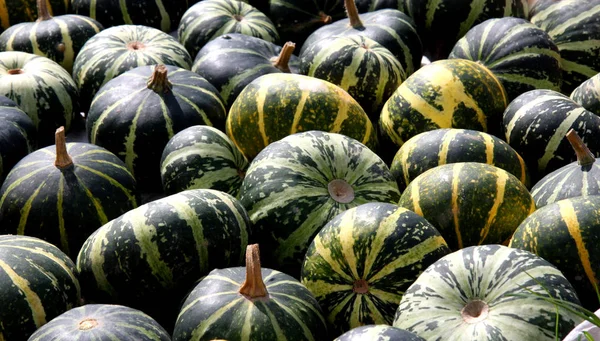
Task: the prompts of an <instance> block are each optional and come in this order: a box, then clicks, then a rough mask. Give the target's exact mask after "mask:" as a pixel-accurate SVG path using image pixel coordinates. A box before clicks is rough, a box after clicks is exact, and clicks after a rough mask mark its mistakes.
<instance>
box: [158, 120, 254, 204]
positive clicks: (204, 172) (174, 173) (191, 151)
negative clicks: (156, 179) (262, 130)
mask: <svg viewBox="0 0 600 341" xmlns="http://www.w3.org/2000/svg"><path fill="white" fill-rule="evenodd" d="M246 169H248V161H247V160H246V158H245V157H244V155H242V153H240V151H239V149H237V147H236V146H235V145H234V144H233V142H232V141H231V140H230V139H229V138H228V137H227V135H225V134H224V133H222V132H221V131H220V130H218V129H216V128H213V127H209V126H204V125H197V126H192V127H189V128H186V129H184V130H182V131H180V132H179V133H177V134H175V135H174V136H173V137H172V138H171V139H170V140H169V142H168V143H167V145H166V146H165V149H164V150H163V153H162V157H161V161H160V176H161V180H162V186H163V189H164V191H165V193H166V194H169V195H170V194H175V193H177V192H181V191H185V190H188V189H197V188H209V189H215V190H218V191H223V192H226V193H229V194H231V195H233V196H234V197H235V196H237V194H238V192H239V190H240V187H241V186H242V180H243V179H244V176H245V174H246Z"/></svg>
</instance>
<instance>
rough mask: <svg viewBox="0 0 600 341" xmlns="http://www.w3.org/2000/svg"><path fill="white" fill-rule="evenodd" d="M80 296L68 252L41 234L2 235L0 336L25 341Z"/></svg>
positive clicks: (0, 240)
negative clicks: (64, 251)
mask: <svg viewBox="0 0 600 341" xmlns="http://www.w3.org/2000/svg"><path fill="white" fill-rule="evenodd" d="M80 299H81V293H80V288H79V281H78V280H77V277H76V275H75V265H74V264H73V261H72V260H71V259H69V257H67V255H65V254H64V253H63V252H61V251H60V250H59V249H58V248H56V247H55V246H53V245H51V244H49V243H47V242H45V241H43V240H41V239H38V238H34V237H27V236H13V235H0V306H2V309H0V340H6V341H26V340H27V339H28V338H29V336H31V334H33V332H35V331H36V329H38V328H40V327H41V326H43V325H44V324H46V323H47V322H48V321H50V320H52V319H53V318H54V317H56V316H58V315H60V314H62V313H63V312H65V311H67V310H69V309H71V308H73V307H76V306H78V305H79V301H80Z"/></svg>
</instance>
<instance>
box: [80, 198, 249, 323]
mask: <svg viewBox="0 0 600 341" xmlns="http://www.w3.org/2000/svg"><path fill="white" fill-rule="evenodd" d="M249 228H250V221H249V219H248V214H247V213H246V211H245V210H244V208H243V207H242V205H240V203H239V202H238V201H237V200H236V199H235V198H234V197H232V196H231V195H229V194H226V193H223V192H220V191H215V190H210V189H195V190H188V191H184V192H180V193H178V194H174V195H171V196H167V197H164V198H162V199H157V200H154V201H151V202H148V203H146V204H144V205H141V206H139V207H138V208H136V209H133V210H130V211H128V212H127V213H125V214H123V215H122V216H120V217H118V218H116V219H114V220H112V221H110V222H108V223H107V224H105V225H103V226H102V227H100V228H99V229H98V230H96V232H94V234H92V235H91V236H90V237H89V238H88V239H87V240H86V242H85V244H84V245H83V247H82V248H81V250H80V252H79V255H78V256H77V262H76V264H77V271H78V274H79V280H80V282H81V285H82V287H84V288H86V290H87V291H85V292H84V297H85V299H86V300H88V301H91V302H103V303H115V304H121V305H125V306H128V307H131V308H134V309H139V310H141V311H143V312H144V313H146V314H148V315H150V316H151V317H152V318H154V319H155V320H156V321H157V322H159V323H160V324H161V325H162V326H163V327H165V329H167V330H169V331H171V330H172V328H173V324H174V322H175V318H176V316H177V313H178V311H179V308H180V304H181V302H182V300H183V299H184V296H185V294H186V293H188V292H189V290H190V289H191V288H192V286H193V285H194V282H195V281H196V280H198V279H199V278H200V277H202V276H204V275H206V274H208V272H209V271H211V270H212V269H215V268H224V267H229V266H238V265H240V264H241V263H242V261H243V259H244V251H245V248H246V245H247V243H248V233H249Z"/></svg>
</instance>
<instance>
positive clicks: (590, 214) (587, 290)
mask: <svg viewBox="0 0 600 341" xmlns="http://www.w3.org/2000/svg"><path fill="white" fill-rule="evenodd" d="M599 229H600V196H597V195H593V196H588V197H574V198H568V199H564V200H560V201H556V202H554V203H551V204H548V205H546V206H544V207H542V208H540V209H538V210H537V211H535V212H533V214H531V215H530V216H529V217H527V219H525V220H524V221H523V223H522V224H521V225H519V228H517V230H516V231H515V234H514V235H513V236H512V238H511V240H510V244H509V246H510V247H513V248H517V249H523V250H526V251H529V252H532V253H535V254H537V255H538V256H540V257H542V258H544V259H545V260H547V261H548V262H550V263H552V264H554V265H555V266H556V267H557V268H558V269H559V270H560V271H561V272H562V273H563V274H564V275H565V277H566V278H567V279H568V280H569V282H571V284H572V285H573V287H574V288H575V290H576V291H577V295H578V297H579V299H580V300H581V303H582V304H583V306H584V307H586V308H587V309H591V310H592V311H595V310H597V309H598V308H600V305H599V303H598V297H597V295H596V290H595V288H594V286H597V285H598V283H599V282H600V281H599V279H600V276H599V275H598V274H600V252H595V251H594V250H595V249H596V246H597V243H598V238H600V235H599V234H598V231H599Z"/></svg>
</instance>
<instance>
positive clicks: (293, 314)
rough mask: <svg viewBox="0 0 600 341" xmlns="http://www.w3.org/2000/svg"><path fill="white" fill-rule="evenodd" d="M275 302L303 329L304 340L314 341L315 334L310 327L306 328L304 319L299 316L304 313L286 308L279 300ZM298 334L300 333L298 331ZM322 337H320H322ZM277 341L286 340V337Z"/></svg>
mask: <svg viewBox="0 0 600 341" xmlns="http://www.w3.org/2000/svg"><path fill="white" fill-rule="evenodd" d="M273 302H274V303H275V304H277V306H279V308H281V309H282V310H284V311H285V312H286V313H287V315H288V316H291V317H292V318H293V319H294V321H296V323H297V324H298V325H299V326H300V328H301V329H302V336H304V338H305V339H306V340H308V341H314V340H315V338H314V337H313V333H312V332H311V331H310V329H308V327H307V326H306V323H305V322H304V321H302V319H301V318H300V317H299V316H298V313H301V314H302V313H303V312H302V311H296V310H292V309H290V308H288V307H286V306H284V305H283V304H281V302H279V301H278V300H273ZM269 312H270V311H269ZM302 316H304V314H302ZM296 332H298V331H296ZM320 336H321V335H319V337H320ZM277 340H285V336H284V338H283V339H277Z"/></svg>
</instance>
